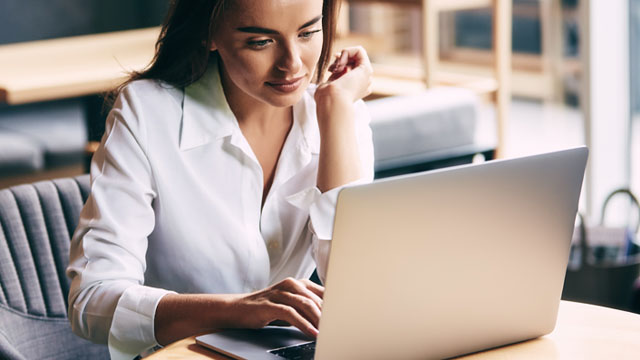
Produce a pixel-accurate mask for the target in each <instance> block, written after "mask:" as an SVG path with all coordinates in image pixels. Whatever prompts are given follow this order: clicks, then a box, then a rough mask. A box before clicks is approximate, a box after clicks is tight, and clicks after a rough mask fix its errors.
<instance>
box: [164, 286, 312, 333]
mask: <svg viewBox="0 0 640 360" xmlns="http://www.w3.org/2000/svg"><path fill="white" fill-rule="evenodd" d="M323 294H324V288H323V287H322V286H319V285H316V284H314V283H313V282H311V281H309V280H295V279H291V278H289V279H285V280H283V281H281V282H279V283H277V284H275V285H273V286H270V287H268V288H266V289H264V290H260V291H256V292H254V293H250V294H233V295H220V294H202V295H181V294H167V295H165V296H164V297H163V298H162V299H161V300H160V302H159V303H158V307H157V309H156V315H155V320H154V321H155V323H154V327H155V336H156V340H157V342H158V343H159V344H161V345H167V344H170V343H172V342H174V341H176V340H179V339H182V338H185V337H188V336H193V335H196V334H203V333H207V332H211V331H213V330H217V329H225V328H250V329H258V328H261V327H264V326H266V325H269V324H270V323H274V322H275V323H286V324H291V325H293V326H295V327H297V328H298V329H300V330H302V331H303V332H304V333H305V334H307V335H309V336H312V337H315V336H316V335H317V334H318V330H317V329H318V323H319V321H320V313H321V311H322V296H323Z"/></svg>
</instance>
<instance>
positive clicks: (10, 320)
mask: <svg viewBox="0 0 640 360" xmlns="http://www.w3.org/2000/svg"><path fill="white" fill-rule="evenodd" d="M88 194H89V176H88V175H84V176H80V177H77V178H75V179H72V178H67V179H59V180H54V181H42V182H38V183H34V184H28V185H19V186H15V187H12V188H8V189H3V190H0V229H1V231H0V285H1V286H0V359H47V358H51V359H108V358H109V354H108V350H107V347H106V346H104V345H96V344H92V343H90V342H89V341H86V340H84V339H81V338H79V337H77V336H76V335H75V334H73V333H72V332H71V327H70V325H69V321H68V320H67V294H68V292H69V284H70V281H69V279H68V278H67V277H66V275H65V269H66V267H67V263H68V262H69V240H70V239H71V235H72V233H73V231H74V229H75V227H76V225H77V222H78V218H79V215H80V209H81V208H82V204H83V203H84V201H85V200H86V198H87V196H88Z"/></svg>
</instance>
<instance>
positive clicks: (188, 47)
mask: <svg viewBox="0 0 640 360" xmlns="http://www.w3.org/2000/svg"><path fill="white" fill-rule="evenodd" d="M231 1H233V0H172V1H171V3H170V6H169V12H168V14H167V17H166V18H165V21H164V24H163V25H162V31H161V32H160V37H159V38H158V41H157V42H156V52H155V55H154V57H153V60H151V63H150V65H149V66H148V67H147V68H146V69H145V70H143V71H134V72H132V73H131V74H130V76H129V78H128V79H127V80H126V81H125V82H124V83H123V84H121V85H120V86H118V87H117V88H116V89H115V90H114V91H112V92H110V93H109V94H108V95H107V97H106V103H105V105H107V106H108V107H111V105H112V104H113V102H114V101H115V98H116V97H117V95H118V94H119V93H120V91H121V90H122V88H124V87H125V86H126V85H127V84H129V83H130V82H132V81H135V80H140V79H154V80H160V81H163V82H165V83H167V84H169V85H172V86H175V87H184V86H187V85H189V84H192V83H194V82H195V81H197V80H198V79H200V77H202V75H204V73H205V71H206V70H207V66H208V64H209V58H210V56H211V55H212V52H211V51H210V50H209V49H210V48H211V43H212V41H213V40H212V37H213V34H214V33H215V31H216V26H217V25H218V24H219V23H220V19H221V17H222V15H223V14H224V12H225V9H226V8H228V7H229V6H230V3H231ZM339 8H340V0H324V2H323V5H322V28H323V43H322V51H321V53H320V59H319V60H318V65H317V68H316V79H315V81H316V82H320V81H321V79H322V76H323V74H324V72H325V70H326V68H327V66H328V64H329V61H330V58H331V46H332V44H333V40H334V38H335V32H336V23H337V17H338V11H339Z"/></svg>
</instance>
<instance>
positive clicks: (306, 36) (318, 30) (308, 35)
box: [300, 29, 322, 39]
mask: <svg viewBox="0 0 640 360" xmlns="http://www.w3.org/2000/svg"><path fill="white" fill-rule="evenodd" d="M320 31H322V30H321V29H317V30H311V31H305V32H303V33H301V34H300V37H301V38H303V39H308V38H310V37H312V36H313V34H315V33H319V32H320Z"/></svg>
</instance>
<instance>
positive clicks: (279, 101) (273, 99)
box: [264, 87, 306, 107]
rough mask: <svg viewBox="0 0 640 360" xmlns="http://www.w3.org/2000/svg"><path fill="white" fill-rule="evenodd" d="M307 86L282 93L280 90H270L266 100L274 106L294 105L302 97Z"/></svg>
mask: <svg viewBox="0 0 640 360" xmlns="http://www.w3.org/2000/svg"><path fill="white" fill-rule="evenodd" d="M305 89H306V87H305V88H302V87H300V89H297V90H296V91H294V92H289V93H282V92H278V91H273V90H269V91H268V94H266V96H265V97H264V101H265V102H266V103H268V104H270V105H272V106H277V107H285V106H292V105H294V104H295V103H297V102H298V101H300V99H301V98H302V95H303V94H304V91H305Z"/></svg>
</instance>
